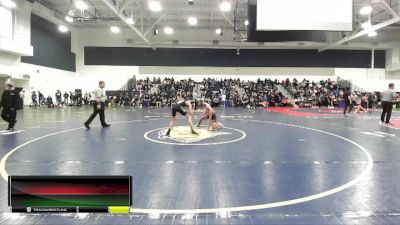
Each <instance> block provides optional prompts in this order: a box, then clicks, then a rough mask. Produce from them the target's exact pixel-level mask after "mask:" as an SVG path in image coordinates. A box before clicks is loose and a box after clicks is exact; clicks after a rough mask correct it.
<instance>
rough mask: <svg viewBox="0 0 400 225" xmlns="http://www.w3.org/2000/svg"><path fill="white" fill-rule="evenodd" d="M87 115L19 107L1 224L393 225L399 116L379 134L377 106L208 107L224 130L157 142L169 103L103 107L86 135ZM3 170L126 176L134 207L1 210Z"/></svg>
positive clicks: (4, 149)
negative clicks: (101, 117) (114, 211)
mask: <svg viewBox="0 0 400 225" xmlns="http://www.w3.org/2000/svg"><path fill="white" fill-rule="evenodd" d="M91 111H92V109H91V108H89V107H85V106H83V107H68V108H64V109H47V108H39V109H31V108H25V109H24V110H23V111H19V115H18V118H17V120H18V123H17V126H16V128H17V130H16V131H14V132H12V133H4V132H3V133H0V140H1V141H0V145H1V148H0V154H1V157H2V161H1V167H0V169H1V175H2V177H3V178H2V179H1V181H0V182H1V187H2V188H0V194H1V208H0V209H1V211H2V213H1V216H0V223H1V224H204V225H206V224H210V225H212V224H246V225H247V224H287V225H289V224H363V225H366V224H399V221H400V199H399V198H398V197H399V196H400V176H397V173H396V171H398V169H400V143H399V136H400V130H399V128H400V126H397V125H396V124H399V125H400V123H397V121H400V114H399V113H398V112H394V113H393V119H392V121H393V122H394V123H395V125H394V126H393V127H389V126H383V125H380V124H379V123H378V121H379V116H380V112H379V111H374V112H372V113H362V114H351V115H350V116H348V117H343V116H342V114H341V111H340V110H329V109H297V110H296V109H286V108H269V109H266V110H262V109H256V110H247V109H232V108H227V109H223V108H217V109H216V111H217V116H218V121H219V122H221V123H222V124H223V125H224V129H222V130H218V131H216V132H214V134H213V135H211V136H207V137H201V138H193V137H192V138H190V137H189V138H187V137H186V136H184V135H183V136H184V138H179V137H178V136H177V137H176V138H165V137H164V136H162V133H163V132H164V129H165V127H168V125H169V122H170V114H171V110H170V109H169V108H161V109H150V108H143V109H141V108H109V109H107V110H106V120H107V122H109V123H110V124H111V127H109V128H104V129H102V128H101V127H99V126H98V124H99V121H98V118H96V119H95V122H94V123H93V124H92V129H91V130H86V129H85V128H83V122H84V121H85V120H86V119H87V118H88V116H89V115H90V113H91ZM196 115H197V118H196V119H195V122H196V123H197V120H198V116H199V115H200V112H196ZM206 125H207V122H206V121H205V122H203V126H202V128H201V129H205V128H206V127H205V126H206ZM185 126H186V121H185V120H184V119H183V118H182V117H180V119H179V120H178V127H177V128H176V129H174V130H173V132H175V133H177V132H185V129H187V131H189V129H188V128H187V127H185ZM0 128H1V129H5V128H6V124H4V123H0ZM172 136H173V135H172ZM7 175H131V176H132V180H133V206H132V208H131V213H130V214H121V215H111V214H83V213H78V214H11V213H9V208H7V182H6V180H5V179H4V178H6V177H7Z"/></svg>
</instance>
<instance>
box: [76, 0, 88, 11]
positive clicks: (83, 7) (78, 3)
mask: <svg viewBox="0 0 400 225" xmlns="http://www.w3.org/2000/svg"><path fill="white" fill-rule="evenodd" d="M75 7H76V8H77V9H80V10H86V9H87V8H88V6H87V4H86V2H84V1H83V0H77V1H75Z"/></svg>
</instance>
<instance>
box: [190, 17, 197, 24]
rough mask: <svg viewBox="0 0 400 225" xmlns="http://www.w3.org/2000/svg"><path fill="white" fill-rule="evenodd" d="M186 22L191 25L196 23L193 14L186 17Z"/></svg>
mask: <svg viewBox="0 0 400 225" xmlns="http://www.w3.org/2000/svg"><path fill="white" fill-rule="evenodd" d="M188 23H189V24H190V25H192V26H194V25H196V24H197V19H196V17H193V16H191V17H189V18H188Z"/></svg>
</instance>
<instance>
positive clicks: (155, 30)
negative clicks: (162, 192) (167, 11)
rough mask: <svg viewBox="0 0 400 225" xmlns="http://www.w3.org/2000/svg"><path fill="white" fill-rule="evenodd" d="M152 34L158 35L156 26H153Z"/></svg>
mask: <svg viewBox="0 0 400 225" xmlns="http://www.w3.org/2000/svg"><path fill="white" fill-rule="evenodd" d="M153 35H155V36H157V35H158V28H157V27H156V28H154V30H153Z"/></svg>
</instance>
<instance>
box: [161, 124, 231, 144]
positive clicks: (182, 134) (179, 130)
mask: <svg viewBox="0 0 400 225" xmlns="http://www.w3.org/2000/svg"><path fill="white" fill-rule="evenodd" d="M167 130H168V129H164V130H160V131H158V139H160V140H173V141H175V142H179V143H195V142H200V141H202V140H207V139H212V138H214V137H218V136H221V135H232V133H228V132H219V131H213V132H208V131H207V130H206V129H196V132H198V134H192V133H191V132H190V130H188V128H187V127H176V128H174V129H173V130H172V132H171V134H170V136H166V135H165V133H167ZM188 131H189V132H188Z"/></svg>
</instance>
